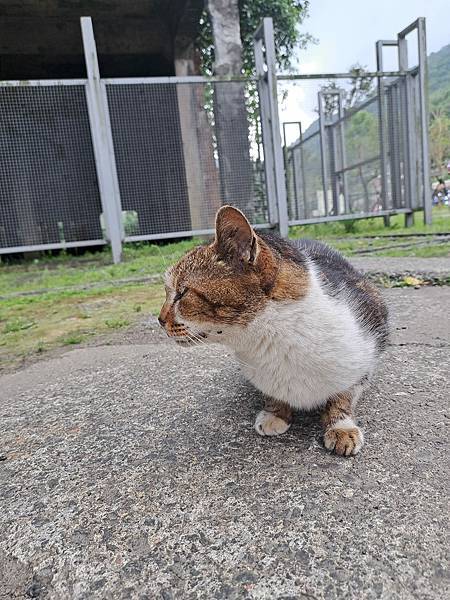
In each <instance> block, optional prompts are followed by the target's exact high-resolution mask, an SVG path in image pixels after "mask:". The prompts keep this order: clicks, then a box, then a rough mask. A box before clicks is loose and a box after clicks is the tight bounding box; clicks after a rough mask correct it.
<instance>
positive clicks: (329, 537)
mask: <svg viewBox="0 0 450 600" xmlns="http://www.w3.org/2000/svg"><path fill="white" fill-rule="evenodd" d="M386 297H387V300H388V302H389V305H390V307H391V313H392V324H393V335H392V340H391V345H390V347H389V349H388V351H387V353H386V355H385V359H384V362H383V364H382V365H381V367H380V369H379V372H378V375H377V377H376V380H375V381H374V384H373V387H372V389H371V391H370V392H369V393H368V394H367V395H366V396H365V397H364V398H363V399H362V400H361V402H360V405H359V409H358V413H359V420H360V423H361V424H362V426H363V427H364V429H365V432H366V446H365V447H364V449H363V451H362V453H361V454H360V455H358V456H357V457H354V458H349V459H345V458H339V457H336V456H333V455H330V454H328V453H327V452H326V451H325V450H324V449H323V447H322V443H321V431H320V426H319V420H318V415H317V414H299V415H298V416H297V418H296V421H295V424H294V426H293V427H292V429H291V430H290V431H289V432H288V433H287V434H285V435H283V436H281V437H279V438H275V439H274V438H272V439H271V438H261V437H259V436H257V434H256V433H255V432H254V431H253V429H252V426H253V418H254V416H255V413H256V411H257V410H258V407H259V405H260V401H261V400H260V397H259V394H258V393H257V392H256V391H255V390H253V389H252V388H251V387H250V386H249V385H248V384H247V383H246V382H245V381H244V380H243V378H242V377H241V375H240V373H239V367H238V365H237V364H236V363H235V362H234V361H233V359H232V358H231V357H230V356H229V355H228V353H227V352H225V351H224V350H223V349H221V348H220V347H212V346H211V347H202V348H194V349H181V348H180V347H178V346H175V345H172V344H171V343H169V342H168V341H167V340H165V338H162V337H161V335H160V334H159V332H157V330H156V327H154V330H152V328H151V327H144V326H141V327H140V328H137V329H136V330H135V332H134V334H130V335H129V336H128V337H125V339H124V340H121V341H122V344H121V345H116V344H114V345H110V346H101V347H89V348H84V349H79V350H74V351H71V352H68V353H66V354H64V355H62V356H60V357H59V358H52V359H50V360H48V361H46V362H39V363H36V364H35V365H33V366H30V367H29V368H27V369H25V370H22V371H20V372H17V373H15V374H10V375H5V376H3V377H2V378H1V379H0V395H1V399H2V400H1V402H0V440H1V448H0V454H2V457H1V458H2V460H1V462H0V598H1V599H5V600H6V599H10V598H29V597H32V598H52V599H53V598H55V599H65V598H76V599H96V598H102V599H103V598H114V599H116V598H118V599H122V598H123V599H129V598H140V599H144V598H149V599H150V598H152V599H153V598H163V599H165V600H169V599H171V598H174V599H175V598H176V599H179V598H181V599H184V598H187V599H190V598H207V599H211V598H217V599H218V598H227V599H238V598H239V599H240V598H255V599H256V598H267V599H272V598H276V599H279V600H281V599H283V600H287V599H294V598H295V599H297V598H298V599H316V600H318V599H326V600H333V599H337V598H339V599H340V598H346V599H352V598H355V599H356V598H358V599H362V600H364V599H380V598H381V599H389V600H391V599H405V600H406V599H410V598H417V599H421V600H427V599H436V600H437V599H439V600H441V599H443V598H445V597H449V594H450V586H449V580H448V570H447V567H448V556H449V545H448V522H449V519H448V517H449V512H448V504H447V500H448V491H449V484H448V482H449V469H448V466H449V452H448V449H449V448H448V438H449V433H448V424H449V417H450V412H449V407H448V403H449V402H448V401H449V379H450V374H449V366H450V360H449V356H450V325H449V318H448V315H449V311H450V288H449V287H441V288H440V287H427V288H422V289H418V290H416V289H391V290H387V291H386Z"/></svg>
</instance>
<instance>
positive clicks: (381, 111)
mask: <svg viewBox="0 0 450 600" xmlns="http://www.w3.org/2000/svg"><path fill="white" fill-rule="evenodd" d="M396 45H397V42H395V41H392V40H384V41H383V40H378V42H377V43H376V45H375V48H376V58H377V71H378V72H382V71H383V46H396ZM377 91H378V133H379V139H380V158H381V160H380V165H381V197H382V206H383V209H384V210H386V209H387V208H388V177H387V164H388V134H387V131H386V104H385V102H386V89H385V85H384V79H383V76H381V77H377ZM391 178H392V174H391ZM393 202H394V199H393ZM383 220H384V226H385V227H389V225H390V217H389V215H385V216H384V217H383Z"/></svg>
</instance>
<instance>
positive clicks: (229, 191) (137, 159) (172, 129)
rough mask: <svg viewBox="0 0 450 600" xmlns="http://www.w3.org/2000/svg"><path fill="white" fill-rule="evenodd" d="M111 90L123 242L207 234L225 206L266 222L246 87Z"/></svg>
mask: <svg viewBox="0 0 450 600" xmlns="http://www.w3.org/2000/svg"><path fill="white" fill-rule="evenodd" d="M106 89H107V97H108V105H109V114H110V118H111V130H112V138H113V144H114V153H115V159H116V167H117V174H118V180H119V190H120V199H121V204H122V211H124V215H125V218H126V221H125V239H126V240H128V241H132V240H136V239H140V240H143V239H155V238H158V237H161V235H167V236H172V237H173V236H174V235H178V236H180V235H191V234H194V233H195V232H197V231H204V230H210V229H212V228H213V227H214V217H215V214H216V212H217V210H218V208H219V207H220V206H222V205H223V204H225V203H227V202H231V203H233V204H234V205H235V206H238V207H239V208H241V209H242V210H243V211H244V212H245V213H246V214H247V215H248V217H249V219H250V220H251V221H252V222H253V223H255V224H265V223H267V198H266V190H265V185H264V178H263V177H262V176H261V174H262V171H263V161H262V156H261V142H260V139H259V137H260V136H259V131H260V121H259V107H258V103H257V101H256V102H255V96H254V94H253V95H251V93H250V92H251V90H250V91H249V85H248V84H245V83H239V82H218V83H208V82H206V81H205V82H204V81H200V82H195V83H189V82H187V83H158V82H157V81H156V82H155V81H152V80H151V79H143V80H134V81H133V82H132V83H130V82H129V81H128V80H119V79H118V80H107V83H106ZM250 100H251V102H250ZM256 100H257V98H256Z"/></svg>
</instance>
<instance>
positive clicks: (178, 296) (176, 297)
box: [173, 288, 187, 303]
mask: <svg viewBox="0 0 450 600" xmlns="http://www.w3.org/2000/svg"><path fill="white" fill-rule="evenodd" d="M186 292H187V288H185V289H184V290H182V291H181V292H177V293H176V294H175V297H174V299H173V301H174V303H175V302H178V301H179V300H181V298H182V297H183V296H184V295H185V293H186Z"/></svg>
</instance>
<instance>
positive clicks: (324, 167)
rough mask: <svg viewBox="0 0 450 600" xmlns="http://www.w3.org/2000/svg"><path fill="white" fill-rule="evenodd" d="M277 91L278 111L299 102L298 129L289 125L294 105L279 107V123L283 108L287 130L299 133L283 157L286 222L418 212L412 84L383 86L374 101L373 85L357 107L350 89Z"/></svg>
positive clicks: (401, 80) (347, 84)
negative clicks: (286, 204)
mask: <svg viewBox="0 0 450 600" xmlns="http://www.w3.org/2000/svg"><path fill="white" fill-rule="evenodd" d="M281 88H282V95H283V103H284V104H286V99H288V100H289V97H290V94H291V97H292V100H293V101H295V100H296V99H297V98H301V100H302V104H301V106H302V113H303V114H302V117H303V120H302V122H300V120H299V121H294V120H293V119H292V117H293V105H294V103H293V101H292V100H291V105H290V106H289V101H288V102H287V105H288V106H287V110H286V109H285V107H283V105H282V110H281V112H282V117H283V108H284V109H285V110H284V112H285V113H287V114H288V115H289V117H290V118H289V125H291V126H294V125H297V129H294V130H293V131H294V134H295V135H294V136H293V135H291V139H290V140H287V141H285V149H284V156H285V172H286V187H287V197H288V215H289V220H290V222H294V221H296V220H305V219H311V220H314V219H317V218H323V217H340V216H344V215H349V217H350V218H351V216H352V215H357V214H373V215H376V214H377V213H378V212H380V211H386V210H399V209H406V208H409V207H412V208H417V207H419V206H420V200H419V199H420V198H423V190H422V189H421V184H420V182H421V181H422V180H423V178H422V177H421V169H422V166H423V165H421V158H420V155H419V152H418V151H417V147H418V138H419V136H420V122H419V91H418V85H417V78H416V77H414V76H413V75H411V76H408V77H391V78H384V79H383V81H382V83H381V87H380V93H378V88H377V86H376V80H373V82H372V85H371V86H370V88H369V91H368V92H367V93H366V94H360V96H359V98H357V100H356V101H355V96H354V94H355V90H357V89H358V86H357V85H356V82H355V81H348V80H347V81H340V80H337V81H335V82H333V83H331V84H330V82H325V81H320V80H319V81H315V82H309V81H301V83H298V82H296V85H295V87H294V86H293V85H292V84H291V82H289V83H285V84H283V85H282V86H281ZM283 88H284V89H283ZM319 92H320V98H321V99H320V100H319V96H318V93H319ZM319 102H322V111H323V112H322V119H323V122H322V126H321V120H320V115H319V112H320V111H319V108H318V107H319ZM286 125H287V124H286ZM301 129H303V131H304V133H303V135H301V136H299V135H298V134H296V132H297V131H299V130H300V131H301ZM284 134H285V136H286V127H285V130H284ZM293 138H294V139H293Z"/></svg>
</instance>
